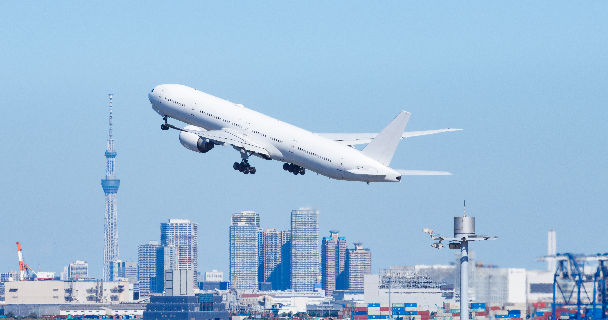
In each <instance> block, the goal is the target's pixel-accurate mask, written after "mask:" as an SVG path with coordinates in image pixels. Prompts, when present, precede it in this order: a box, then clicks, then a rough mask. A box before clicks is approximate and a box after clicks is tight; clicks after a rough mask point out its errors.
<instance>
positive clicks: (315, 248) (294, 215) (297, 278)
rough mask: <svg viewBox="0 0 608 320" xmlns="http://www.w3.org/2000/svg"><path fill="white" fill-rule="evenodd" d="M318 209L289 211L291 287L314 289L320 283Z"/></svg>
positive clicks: (297, 289) (303, 289) (301, 289)
mask: <svg viewBox="0 0 608 320" xmlns="http://www.w3.org/2000/svg"><path fill="white" fill-rule="evenodd" d="M319 267H320V253H319V211H318V210H313V209H298V210H293V211H291V289H293V291H295V292H303V291H314V289H315V285H316V284H320V280H321V279H320V278H321V272H320V270H319Z"/></svg>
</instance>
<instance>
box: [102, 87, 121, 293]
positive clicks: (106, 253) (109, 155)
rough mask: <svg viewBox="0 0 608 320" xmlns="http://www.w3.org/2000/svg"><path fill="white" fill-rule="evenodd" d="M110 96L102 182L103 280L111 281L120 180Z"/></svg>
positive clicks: (115, 250)
mask: <svg viewBox="0 0 608 320" xmlns="http://www.w3.org/2000/svg"><path fill="white" fill-rule="evenodd" d="M109 96H110V122H109V123H110V134H109V138H108V146H107V148H106V178H105V179H102V180H101V186H102V188H103V192H104V193H105V195H106V211H105V218H104V241H105V242H104V248H103V279H104V280H105V281H111V280H112V279H111V278H110V277H111V273H112V270H111V269H112V262H113V261H115V260H118V259H119V258H118V226H117V223H118V222H117V221H118V219H117V217H118V211H117V210H116V193H117V192H118V187H119V185H120V180H118V179H116V176H115V174H114V167H115V165H114V160H115V158H116V151H115V150H114V138H112V96H113V95H112V94H109Z"/></svg>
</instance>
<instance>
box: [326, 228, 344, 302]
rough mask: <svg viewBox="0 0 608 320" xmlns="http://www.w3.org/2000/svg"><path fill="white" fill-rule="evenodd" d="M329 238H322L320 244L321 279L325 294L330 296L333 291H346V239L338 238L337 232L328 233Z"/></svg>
mask: <svg viewBox="0 0 608 320" xmlns="http://www.w3.org/2000/svg"><path fill="white" fill-rule="evenodd" d="M330 234H331V236H330V237H329V238H326V237H323V241H322V244H321V277H322V279H323V280H322V281H323V282H322V283H323V290H325V294H326V295H328V296H331V295H332V293H333V292H334V290H336V289H337V290H346V289H348V279H347V278H346V272H345V271H344V266H345V264H346V249H347V244H346V238H344V237H338V231H337V230H332V231H330Z"/></svg>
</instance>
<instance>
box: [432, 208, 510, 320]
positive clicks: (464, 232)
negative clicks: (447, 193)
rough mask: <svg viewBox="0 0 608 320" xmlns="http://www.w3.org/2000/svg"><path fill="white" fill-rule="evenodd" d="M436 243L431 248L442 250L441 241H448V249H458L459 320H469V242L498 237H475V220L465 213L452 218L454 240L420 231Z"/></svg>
mask: <svg viewBox="0 0 608 320" xmlns="http://www.w3.org/2000/svg"><path fill="white" fill-rule="evenodd" d="M422 231H423V232H425V233H428V234H429V235H430V236H431V238H432V239H433V240H436V241H437V242H435V243H433V244H431V247H433V248H437V249H441V248H443V244H442V243H441V242H442V241H444V240H446V241H449V242H450V243H449V248H450V249H460V320H469V241H483V240H496V239H498V237H490V236H481V235H475V218H474V217H467V215H466V211H465V213H464V214H463V216H462V217H454V238H447V237H441V236H439V234H436V235H435V236H434V235H433V230H432V229H429V228H424V229H422Z"/></svg>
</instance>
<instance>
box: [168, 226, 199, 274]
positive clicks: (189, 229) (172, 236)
mask: <svg viewBox="0 0 608 320" xmlns="http://www.w3.org/2000/svg"><path fill="white" fill-rule="evenodd" d="M160 244H161V246H163V247H169V246H175V250H177V263H176V264H175V268H174V269H173V270H193V271H194V283H195V285H196V284H197V273H198V224H197V223H196V222H190V220H187V219H169V222H168V223H161V224H160ZM165 269H166V268H165Z"/></svg>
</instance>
